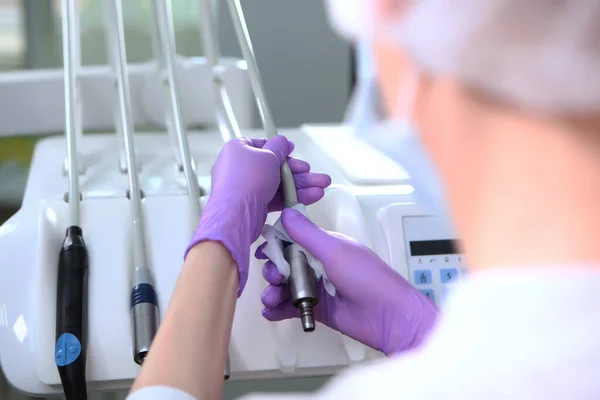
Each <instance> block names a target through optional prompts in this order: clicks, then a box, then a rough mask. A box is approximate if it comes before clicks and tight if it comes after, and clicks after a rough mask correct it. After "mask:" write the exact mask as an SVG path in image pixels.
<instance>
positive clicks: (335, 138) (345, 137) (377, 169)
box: [302, 125, 410, 185]
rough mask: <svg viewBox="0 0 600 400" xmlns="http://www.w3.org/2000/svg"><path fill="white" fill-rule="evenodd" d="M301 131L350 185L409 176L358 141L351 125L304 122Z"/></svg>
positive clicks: (400, 180)
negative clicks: (341, 173)
mask: <svg viewBox="0 0 600 400" xmlns="http://www.w3.org/2000/svg"><path fill="white" fill-rule="evenodd" d="M302 130H303V131H304V132H306V134H307V135H308V136H309V137H310V138H311V139H312V140H313V141H314V143H316V144H317V145H318V146H319V147H321V149H322V150H323V151H324V152H325V153H326V154H327V156H328V157H330V158H331V159H332V160H333V161H334V162H335V163H336V164H337V166H338V167H339V168H340V169H341V170H342V172H343V173H344V175H345V176H346V178H347V179H348V181H350V182H351V183H353V184H379V185H398V184H406V183H409V182H410V175H408V173H407V172H406V171H405V170H404V168H402V167H401V166H400V165H399V164H398V163H396V162H395V161H394V160H392V159H391V158H389V157H387V156H386V155H384V154H383V153H381V152H380V151H379V150H377V149H375V148H373V147H372V146H371V145H369V144H368V143H366V142H364V141H362V140H360V139H359V138H358V137H356V135H354V132H353V131H352V127H351V126H333V125H305V126H303V127H302Z"/></svg>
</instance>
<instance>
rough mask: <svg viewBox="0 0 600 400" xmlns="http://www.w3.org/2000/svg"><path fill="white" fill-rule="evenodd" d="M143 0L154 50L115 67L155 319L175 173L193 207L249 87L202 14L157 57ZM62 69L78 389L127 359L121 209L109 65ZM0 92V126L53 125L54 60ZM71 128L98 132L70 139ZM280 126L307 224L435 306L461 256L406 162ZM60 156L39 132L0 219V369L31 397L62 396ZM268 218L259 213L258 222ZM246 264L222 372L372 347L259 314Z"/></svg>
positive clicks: (277, 374)
mask: <svg viewBox="0 0 600 400" xmlns="http://www.w3.org/2000/svg"><path fill="white" fill-rule="evenodd" d="M111 1H112V0H111ZM203 3H204V7H205V8H204V10H209V11H210V7H211V6H210V4H212V2H211V1H206V2H203ZM153 6H154V7H156V8H160V7H165V8H164V10H167V12H165V13H164V15H161V14H160V13H157V14H156V18H158V19H159V20H158V21H156V25H157V26H159V25H160V24H163V25H162V26H163V28H164V27H166V28H165V29H163V30H162V31H161V30H160V29H157V32H156V38H157V43H158V44H157V50H156V52H157V61H156V62H152V63H148V64H144V65H129V66H128V76H129V89H130V94H131V100H132V115H131V118H132V120H133V121H132V122H133V124H135V125H136V126H143V125H148V126H156V127H158V128H157V129H156V130H157V132H153V133H143V134H142V133H139V134H136V146H135V153H136V155H137V164H138V166H137V169H138V171H137V172H138V176H139V182H140V186H141V191H142V193H143V196H144V198H143V201H142V211H143V219H144V224H145V241H146V246H147V249H148V257H147V258H148V260H149V265H148V267H149V269H150V270H151V271H152V274H153V275H154V286H155V288H156V291H157V294H158V303H159V310H160V313H161V315H163V314H164V312H165V310H166V308H167V304H168V302H169V298H170V296H171V293H172V291H173V288H174V285H175V282H176V280H177V277H178V273H179V270H180V268H181V266H182V264H183V253H184V250H185V248H186V246H187V245H188V242H189V240H190V238H191V235H192V232H193V230H194V228H195V226H196V224H197V220H196V219H195V218H194V217H193V215H194V210H193V203H192V202H191V201H190V196H189V195H188V194H189V183H188V182H187V181H186V171H187V170H191V171H192V172H194V173H195V174H196V175H197V176H196V178H197V182H198V184H199V187H200V193H201V195H202V197H201V198H202V202H204V201H205V200H206V198H207V196H208V194H209V193H210V169H211V166H212V163H213V162H214V160H215V159H216V157H217V155H218V153H219V151H220V149H221V147H222V146H223V144H224V142H225V141H226V140H229V139H230V138H231V137H234V136H237V135H239V134H240V132H241V134H242V135H243V136H259V137H260V136H264V134H263V131H262V130H260V129H258V130H251V129H248V127H249V126H251V123H252V121H251V115H252V107H253V106H254V97H253V91H252V90H251V87H250V84H249V79H248V75H247V68H246V63H245V62H244V61H243V60H231V59H223V58H219V57H218V48H217V47H216V46H214V44H215V43H216V39H215V38H214V32H215V30H214V27H212V28H211V24H210V19H211V18H210V17H208V18H205V21H204V25H205V26H206V27H204V26H203V29H204V32H205V33H204V36H205V38H204V39H205V46H206V47H207V58H206V59H176V58H175V57H174V54H165V50H166V53H169V51H170V50H172V49H170V46H162V47H161V46H160V43H161V40H163V42H162V43H163V44H165V43H166V42H170V43H171V44H172V36H171V37H169V35H172V31H170V30H169V29H168V27H169V25H170V22H169V21H167V19H166V18H169V17H170V16H169V13H168V9H169V3H168V2H165V1H163V0H155V1H153ZM206 7H209V8H206ZM171 23H172V22H171ZM249 30H250V31H252V27H249ZM165 36H166V37H165ZM211 49H212V50H211ZM169 57H171V61H174V63H170V62H169ZM76 77H77V79H76V80H77V85H78V87H77V93H78V98H77V99H76V106H75V111H76V114H75V115H76V117H77V120H78V121H80V122H78V127H77V129H78V135H79V137H78V138H79V140H78V145H77V154H78V155H79V180H80V189H81V193H82V201H81V209H80V215H81V227H82V228H83V232H84V236H85V241H86V244H87V248H88V252H89V270H88V283H87V305H86V308H84V309H85V310H87V312H86V316H87V328H86V330H87V387H88V393H91V392H95V391H100V390H102V391H104V390H116V389H125V388H128V387H129V386H131V384H132V381H133V379H135V377H136V375H137V374H138V372H139V368H140V367H139V366H138V365H137V364H136V363H135V362H134V360H133V357H132V353H133V350H132V346H133V344H132V334H131V320H130V304H129V303H130V293H131V271H132V257H133V256H132V239H131V236H132V232H131V231H132V229H131V224H130V221H131V215H130V214H131V209H130V199H129V197H128V189H129V187H128V177H127V174H126V172H124V160H123V151H122V146H121V142H122V140H121V136H120V135H122V134H123V132H119V130H118V129H117V132H116V133H115V128H114V126H115V121H116V119H117V118H116V117H115V113H116V112H115V108H118V102H117V100H116V99H117V88H116V86H115V83H114V82H115V76H114V71H113V70H112V69H111V68H110V67H108V66H107V67H97V68H81V67H78V69H77V71H76ZM169 77H171V78H172V77H174V78H175V79H169ZM267 79H268V77H267ZM0 91H2V92H4V93H11V94H12V98H11V100H10V102H7V101H5V100H6V99H8V96H7V95H6V94H0V99H2V110H3V112H5V114H4V115H5V116H6V117H4V118H0V134H27V133H31V132H35V133H50V132H62V131H63V130H64V129H65V108H64V104H65V103H64V91H63V73H62V71H56V72H55V73H47V72H46V73H43V74H38V73H35V72H33V73H17V74H14V73H13V74H10V75H6V76H3V75H0ZM223 94H225V96H223ZM227 94H228V95H227ZM172 96H176V97H178V99H179V108H180V115H179V117H178V116H177V115H176V114H177V113H175V112H174V111H173V109H172V108H171V105H172V99H173V97H172ZM11 107H13V109H14V110H17V109H23V108H27V109H28V110H31V113H30V115H29V116H28V117H27V118H12V119H11V115H23V113H18V112H14V113H11V111H10V110H11ZM234 116H235V117H234ZM178 118H179V119H180V121H179V122H182V126H178V125H181V124H179V123H178V121H177V119H178ZM165 121H168V123H165ZM215 125H217V126H219V129H216V130H214V131H212V130H194V131H192V130H187V129H186V127H192V126H215ZM160 127H162V128H160ZM238 127H239V129H238ZM83 129H85V130H86V131H88V130H100V131H102V132H106V133H98V134H87V133H86V134H85V135H82V134H81V131H82V130H83ZM177 130H179V132H177ZM184 130H185V131H187V132H183V134H186V137H187V138H188V140H189V146H188V147H189V153H190V155H191V158H192V159H193V164H195V165H192V168H189V167H190V166H189V165H188V166H185V165H184V164H185V162H186V161H185V159H183V158H185V157H183V158H182V157H181V154H184V153H183V152H182V146H181V143H180V142H178V140H177V138H178V134H181V133H182V131H184ZM280 133H281V134H283V135H285V136H287V137H288V138H289V139H290V140H292V141H293V142H294V143H295V144H296V151H295V153H294V155H295V156H297V157H299V158H303V159H305V160H307V161H308V162H309V163H310V164H311V166H312V169H313V170H314V171H320V172H321V171H322V172H326V173H328V174H330V175H331V177H332V179H333V185H332V187H331V188H330V189H328V191H327V194H326V196H325V198H324V199H323V200H321V201H320V202H318V203H317V204H315V205H313V206H310V207H309V208H308V211H309V215H310V217H311V218H312V220H313V221H314V222H315V223H317V224H318V225H319V226H321V227H322V228H325V229H327V230H334V231H338V232H341V233H344V234H346V235H348V236H351V237H353V238H355V239H357V240H359V241H361V242H364V243H366V244H367V245H369V246H371V247H372V248H373V249H374V250H375V251H376V252H377V253H378V254H379V255H380V256H381V257H382V258H383V259H384V260H386V261H388V262H389V263H390V264H391V266H392V267H393V268H394V269H396V270H397V271H398V272H399V273H400V274H402V275H403V276H404V277H406V278H407V279H409V280H410V281H411V283H413V284H414V285H415V286H416V287H418V288H419V289H420V290H422V291H423V293H425V294H426V295H428V296H429V297H431V298H433V299H434V300H435V301H436V302H438V304H439V303H440V302H441V301H443V298H444V295H445V293H446V291H447V290H448V289H449V288H451V287H452V284H453V283H454V282H455V281H456V280H458V279H460V277H461V276H462V274H463V273H464V270H463V264H462V260H461V255H460V254H457V253H456V251H455V246H454V241H455V240H456V239H457V238H456V237H455V235H454V233H453V232H452V231H451V229H450V227H448V226H445V225H443V224H442V223H441V222H440V221H439V220H438V219H437V218H435V217H431V216H425V215H423V214H422V212H421V211H420V210H419V207H418V205H416V204H415V203H414V202H413V200H412V188H411V186H410V178H409V177H408V176H407V175H406V173H405V172H404V171H403V170H402V169H401V168H400V167H399V166H398V165H397V164H395V163H394V162H393V161H391V160H389V159H388V158H386V157H385V156H383V155H382V154H380V153H378V152H377V151H376V150H374V149H372V148H370V147H369V146H368V145H366V144H364V143H362V142H360V141H358V140H357V139H354V138H353V136H352V134H351V133H352V132H351V130H350V128H348V127H344V126H333V125H332V126H310V125H306V126H303V127H301V128H298V129H284V130H280ZM184 150H185V149H184ZM66 156H67V153H66V143H65V138H64V137H63V136H52V137H48V138H47V139H44V140H42V141H40V142H39V144H38V145H37V148H36V151H35V154H34V158H33V161H32V164H31V170H30V171H31V172H30V175H29V180H28V183H27V188H26V192H25V196H24V199H23V204H22V207H21V209H20V211H19V212H18V213H17V214H15V215H14V216H13V217H12V218H11V219H9V220H8V221H7V222H6V223H5V224H4V225H3V226H2V227H0V364H1V366H2V369H3V371H4V373H5V375H6V377H7V379H8V381H9V382H10V383H11V384H12V385H13V386H14V387H15V388H17V389H18V390H20V391H22V392H24V393H27V394H31V395H35V396H45V395H52V394H59V393H61V392H62V388H61V380H60V377H59V374H58V371H57V366H56V365H57V364H56V361H55V342H56V337H55V329H56V292H57V261H58V256H59V251H60V246H61V243H62V241H63V239H64V232H65V230H66V229H67V227H68V212H69V209H68V204H67V202H66V199H65V198H66V192H67V188H68V175H67V173H66V161H65V160H66ZM276 218H277V216H276V215H272V216H270V217H269V221H268V222H270V223H271V222H273V221H274V220H275V219H276ZM260 243H261V240H259V241H258V242H257V243H256V244H255V245H254V248H255V247H256V246H257V245H258V244H260ZM254 248H253V250H254ZM252 254H253V252H252ZM250 265H251V266H250V268H251V271H252V272H251V273H250V276H249V280H248V283H247V286H246V289H245V291H244V293H243V295H242V296H241V298H240V299H239V301H238V303H237V308H236V313H235V320H234V325H233V332H232V336H231V345H230V365H231V379H232V380H253V379H273V378H283V377H288V378H296V377H298V378H300V377H307V376H318V375H328V374H332V373H335V372H336V371H338V370H339V369H340V368H343V367H345V366H348V365H350V364H353V363H360V362H363V361H365V360H369V359H373V358H375V357H381V356H382V355H381V354H379V353H377V352H375V351H372V350H369V349H368V348H366V347H365V346H363V345H361V344H359V343H357V342H355V341H353V340H351V339H349V338H347V337H345V336H343V335H341V334H339V333H337V332H334V331H332V330H330V329H328V328H326V327H325V326H323V325H317V328H316V330H315V331H314V332H312V333H304V332H303V331H302V329H301V327H300V326H299V323H298V321H284V322H279V323H270V322H268V321H266V320H265V319H264V318H263V317H262V316H261V309H262V305H261V302H260V294H261V292H262V290H263V288H264V287H265V286H266V283H265V282H264V280H263V278H262V275H261V273H260V270H261V267H262V262H261V261H259V260H255V259H254V258H253V257H252V259H251V264H250ZM249 331H251V333H252V334H250V335H249V334H248V332H249Z"/></svg>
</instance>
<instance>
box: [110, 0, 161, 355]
mask: <svg viewBox="0 0 600 400" xmlns="http://www.w3.org/2000/svg"><path fill="white" fill-rule="evenodd" d="M109 3H110V4H107V7H111V9H110V10H109V11H111V12H110V13H108V18H107V20H108V21H107V22H108V23H109V28H110V29H109V32H107V34H108V35H111V34H112V35H114V36H113V37H112V38H111V37H109V45H110V46H109V47H110V48H111V52H112V54H111V57H110V59H111V61H112V64H113V69H114V72H115V73H116V79H117V91H118V98H119V113H118V116H119V117H120V118H118V121H116V122H117V124H118V126H119V127H120V131H121V132H122V136H123V140H124V148H125V159H126V164H127V178H128V181H129V199H130V202H131V210H132V221H131V226H132V233H133V235H132V238H133V263H134V269H133V277H132V286H133V288H132V289H131V303H130V311H131V323H132V329H133V360H134V361H135V362H136V363H137V364H139V365H141V364H142V363H143V362H144V360H145V359H146V356H147V355H148V352H149V351H150V346H151V344H152V341H153V340H154V336H155V335H156V332H157V330H158V324H159V312H158V301H157V296H156V291H155V290H154V280H153V279H152V273H151V272H150V270H149V269H148V260H147V257H146V254H147V252H146V244H145V237H144V224H143V218H142V193H141V190H140V185H139V182H138V167H137V162H136V157H135V145H134V127H133V120H132V111H131V92H130V90H129V78H128V73H127V55H126V50H125V29H124V24H123V7H122V2H121V0H113V1H111V2H109ZM111 17H112V18H111Z"/></svg>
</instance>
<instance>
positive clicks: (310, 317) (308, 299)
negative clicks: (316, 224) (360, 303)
mask: <svg viewBox="0 0 600 400" xmlns="http://www.w3.org/2000/svg"><path fill="white" fill-rule="evenodd" d="M227 4H228V6H229V13H230V14H231V18H232V20H233V26H234V28H235V32H236V36H237V38H238V42H239V45H240V48H241V49H242V55H243V56H244V59H245V60H246V63H247V64H248V76H249V78H250V84H251V85H252V89H253V92H254V96H255V98H256V102H257V105H258V110H259V114H260V118H261V120H262V123H263V128H264V129H265V133H266V135H267V137H268V138H272V137H274V136H276V135H278V133H277V127H276V126H275V120H274V119H273V115H272V114H271V110H270V109H269V105H268V103H267V96H266V94H265V91H264V87H263V84H262V80H261V77H260V72H259V70H258V63H257V62H256V56H255V55H254V49H253V47H252V41H251V39H250V34H249V33H248V27H247V26H246V19H245V17H244V10H243V9H242V5H241V4H240V2H239V0H228V1H227ZM281 184H282V186H283V199H284V203H285V206H286V207H294V206H295V205H296V204H298V197H297V194H296V183H295V182H294V177H293V176H292V172H291V171H290V167H289V166H288V164H287V162H285V163H283V166H282V167H281ZM283 247H284V250H285V252H284V255H285V256H286V260H287V261H288V262H289V264H290V271H291V274H290V278H289V281H288V287H289V289H290V294H291V298H292V301H293V304H294V307H296V308H298V309H299V310H300V315H301V321H302V329H304V331H305V332H312V331H314V330H315V318H314V311H313V307H314V306H316V305H317V304H318V302H319V296H318V291H317V277H316V275H315V272H314V271H313V269H312V268H311V267H310V265H309V264H308V260H307V259H306V257H305V256H304V254H303V253H301V251H300V249H299V246H298V245H296V244H294V243H284V244H283Z"/></svg>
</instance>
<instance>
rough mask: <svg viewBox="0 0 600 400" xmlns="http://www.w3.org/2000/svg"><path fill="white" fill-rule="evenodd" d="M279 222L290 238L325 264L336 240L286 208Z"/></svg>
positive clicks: (296, 212)
mask: <svg viewBox="0 0 600 400" xmlns="http://www.w3.org/2000/svg"><path fill="white" fill-rule="evenodd" d="M281 221H282V222H283V227H284V228H285V230H286V232H287V233H288V235H290V238H291V239H292V240H293V241H294V242H296V243H298V244H299V245H300V246H302V247H304V248H305V249H306V250H308V251H309V252H310V253H311V254H313V255H314V256H315V257H317V258H318V259H319V260H321V261H322V262H327V259H328V258H329V256H331V255H332V254H333V249H335V245H336V240H337V239H336V238H335V237H333V236H332V235H330V234H329V233H328V232H327V231H325V230H323V229H321V228H319V227H318V226H317V225H315V224H313V223H312V222H311V221H310V220H309V219H308V218H306V217H305V216H304V215H302V214H301V213H300V212H298V211H296V210H294V209H293V208H286V209H284V210H283V212H282V214H281Z"/></svg>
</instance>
